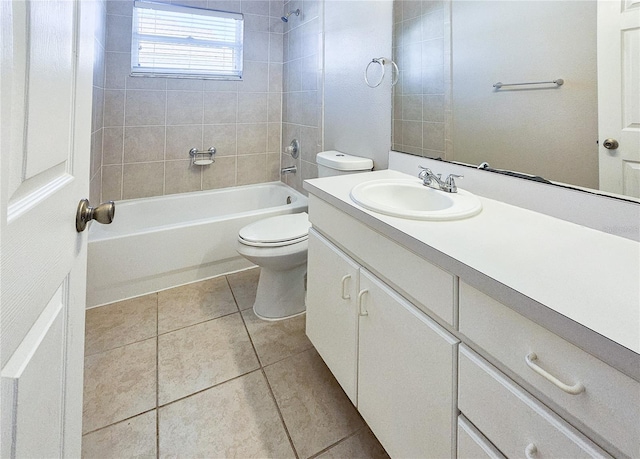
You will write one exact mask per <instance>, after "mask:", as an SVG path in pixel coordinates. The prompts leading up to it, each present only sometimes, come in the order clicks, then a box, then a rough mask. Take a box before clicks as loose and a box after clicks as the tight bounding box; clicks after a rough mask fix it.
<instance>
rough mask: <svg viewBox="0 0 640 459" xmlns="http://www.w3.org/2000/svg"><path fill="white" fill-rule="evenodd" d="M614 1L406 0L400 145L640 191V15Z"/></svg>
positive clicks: (399, 46) (397, 10) (396, 104)
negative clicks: (627, 16)
mask: <svg viewBox="0 0 640 459" xmlns="http://www.w3.org/2000/svg"><path fill="white" fill-rule="evenodd" d="M603 3H607V4H611V5H612V8H610V10H611V11H609V12H607V11H604V12H603V10H604V9H606V8H602V7H600V8H598V4H597V2H596V1H595V0H585V1H579V2H575V1H549V2H539V1H459V0H453V1H452V2H447V1H428V0H424V1H410V0H394V8H393V25H394V28H393V59H394V60H395V61H396V62H397V63H398V66H399V68H400V79H399V82H398V84H397V85H396V86H395V87H394V91H393V132H392V141H393V144H392V148H393V149H394V150H397V151H402V152H406V153H412V154H417V155H422V156H428V157H439V158H442V159H445V160H449V161H457V162H461V163H466V164H472V165H476V166H477V165H479V164H481V163H484V162H486V163H488V164H489V165H490V167H491V168H494V169H504V170H512V171H519V172H523V173H526V174H530V175H535V176H541V177H544V178H545V179H547V180H550V181H553V182H559V183H563V184H569V185H574V186H577V187H584V188H589V189H600V190H603V191H606V192H610V193H615V194H625V195H627V196H633V197H640V92H639V91H640V90H639V89H638V88H640V81H639V79H640V76H639V75H640V72H639V71H638V68H639V66H640V64H639V63H638V61H640V57H639V56H640V32H639V30H640V24H639V25H635V26H634V28H632V29H631V30H627V31H625V30H622V31H621V30H620V29H619V28H618V29H617V31H616V29H615V28H614V29H613V30H612V31H611V33H610V35H611V39H610V40H609V41H607V40H603V39H602V33H603V32H602V28H603V26H602V24H605V21H603V19H601V18H600V19H599V17H601V16H602V15H603V14H605V13H606V14H609V15H611V14H618V15H619V14H621V8H620V5H621V3H620V2H615V1H614V2H603ZM623 5H624V2H623ZM622 14H624V7H623V8H622ZM599 20H600V24H601V25H600V27H601V30H600V32H599V33H600V37H598V31H597V27H596V26H597V24H598V21H599ZM609 22H611V21H609ZM618 22H619V21H618ZM627 22H628V21H627ZM620 36H622V37H623V38H622V40H618V42H616V40H615V38H616V37H620ZM599 40H600V41H599ZM603 42H604V44H603ZM603 45H604V46H606V49H607V53H604V54H606V59H609V60H608V61H606V62H605V58H604V57H602V56H600V55H598V53H597V49H598V46H600V47H601V49H602V46H603ZM616 47H617V48H616ZM615 50H617V52H616V51H615ZM634 51H635V54H634ZM601 54H603V53H602V52H601ZM634 55H635V57H634ZM616 56H617V57H618V61H617V62H616V61H615V59H613V61H612V60H611V59H612V58H613V57H616ZM620 56H623V57H622V59H620ZM596 57H598V59H596ZM598 65H600V67H598ZM604 65H606V66H607V67H606V69H607V71H606V73H604V74H603V71H602V69H603V66H604ZM598 72H600V81H598V75H599V73H598ZM558 79H562V80H563V84H562V85H558V84H554V83H553V81H554V80H555V81H557V80H558ZM612 79H613V80H615V81H611V80H612ZM499 82H500V83H502V85H496V83H499ZM543 82H550V83H543ZM512 83H513V84H515V85H513V86H511V85H509V84H512ZM521 83H541V84H521ZM620 83H621V87H619V88H618V89H616V88H615V86H616V84H618V86H620ZM496 86H497V87H496ZM599 91H600V103H599V101H598V97H599ZM616 91H617V92H616ZM605 94H609V96H608V97H606V98H605V99H604V100H605V102H603V95H605ZM621 94H622V96H623V97H621ZM607 124H608V125H609V127H607ZM621 127H622V128H621ZM599 129H600V131H601V132H600V134H599ZM605 131H606V132H607V133H606V134H603V132H605ZM599 136H600V137H602V136H604V137H603V138H602V139H600V138H599ZM609 137H611V138H612V140H618V141H619V148H617V149H606V148H604V146H603V145H602V144H603V143H604V140H605V139H607V138H609ZM623 140H624V142H623Z"/></svg>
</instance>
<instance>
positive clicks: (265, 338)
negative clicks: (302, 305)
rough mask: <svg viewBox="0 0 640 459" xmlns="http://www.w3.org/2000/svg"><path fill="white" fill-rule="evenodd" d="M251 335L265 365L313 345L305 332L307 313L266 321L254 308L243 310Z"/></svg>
mask: <svg viewBox="0 0 640 459" xmlns="http://www.w3.org/2000/svg"><path fill="white" fill-rule="evenodd" d="M242 317H244V321H245V323H246V324H247V329H248V330H249V335H250V336H251V340H252V341H253V345H254V346H255V347H256V352H257V353H258V358H259V359H260V362H261V363H262V365H263V366H266V365H269V364H271V363H275V362H277V361H279V360H282V359H284V358H287V357H290V356H292V355H294V354H298V353H300V352H302V351H305V350H307V349H310V348H311V347H312V346H313V345H312V344H311V341H309V338H307V335H306V333H305V324H306V315H305V314H302V315H299V316H297V317H292V318H291V319H285V320H278V321H266V320H262V319H259V318H258V316H256V315H255V314H254V313H253V309H246V310H244V311H242Z"/></svg>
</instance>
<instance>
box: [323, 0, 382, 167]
mask: <svg viewBox="0 0 640 459" xmlns="http://www.w3.org/2000/svg"><path fill="white" fill-rule="evenodd" d="M392 6H393V4H392V1H391V0H376V1H371V0H348V1H343V0H326V1H325V5H324V8H325V23H324V31H325V38H324V39H325V53H324V68H325V73H324V146H323V148H324V149H325V150H339V151H342V152H344V153H349V154H353V155H358V156H364V157H367V158H371V159H373V161H374V167H375V169H386V168H387V164H388V152H389V148H390V146H391V83H390V78H389V77H387V78H385V81H384V82H383V84H381V85H380V86H378V87H377V88H369V87H367V85H366V84H365V82H364V69H365V67H366V66H367V64H368V63H369V62H370V61H371V59H372V58H374V57H383V56H384V57H388V58H390V57H391V29H392ZM372 67H374V65H372ZM386 71H387V75H390V73H391V69H390V67H389V66H387V70H386ZM374 78H375V76H374V69H373V68H372V69H371V79H374Z"/></svg>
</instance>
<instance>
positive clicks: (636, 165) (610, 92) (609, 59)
mask: <svg viewBox="0 0 640 459" xmlns="http://www.w3.org/2000/svg"><path fill="white" fill-rule="evenodd" d="M598 130H599V139H600V142H599V155H600V164H599V166H600V189H601V190H603V191H609V192H611V193H617V194H624V195H627V196H634V197H637V198H640V0H599V1H598ZM607 139H613V140H616V141H617V142H618V144H619V146H618V147H617V148H612V149H607V148H606V147H605V141H606V140H607Z"/></svg>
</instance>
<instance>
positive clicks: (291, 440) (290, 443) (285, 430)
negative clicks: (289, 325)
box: [225, 276, 300, 459]
mask: <svg viewBox="0 0 640 459" xmlns="http://www.w3.org/2000/svg"><path fill="white" fill-rule="evenodd" d="M225 279H226V280H227V285H229V290H231V295H232V296H233V301H235V303H236V306H237V307H238V312H240V319H241V320H242V325H243V326H244V329H245V331H246V332H247V336H248V337H249V342H250V343H251V347H252V348H253V352H254V353H255V355H256V358H257V359H258V364H259V365H260V372H261V373H262V377H263V378H264V380H265V381H266V383H267V388H268V389H269V394H271V400H273V404H274V405H275V407H276V411H277V413H278V417H279V418H280V422H282V427H284V432H285V434H287V439H288V440H289V445H290V446H291V450H292V451H293V454H294V455H295V457H296V459H300V456H299V455H298V451H296V447H295V445H294V444H293V439H292V438H291V434H290V433H289V429H288V428H287V423H286V422H285V420H284V416H283V415H282V412H281V411H280V406H278V401H277V400H276V396H275V394H274V393H273V389H272V388H271V384H270V383H269V378H267V374H266V373H265V371H264V366H263V365H262V360H260V356H259V355H258V351H257V350H256V346H255V344H254V343H253V338H252V337H251V333H249V328H248V327H247V323H246V322H245V320H244V316H243V315H242V312H241V311H240V305H239V304H238V301H237V299H236V295H235V294H234V293H233V289H232V288H231V283H230V282H229V278H228V277H227V276H225Z"/></svg>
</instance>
